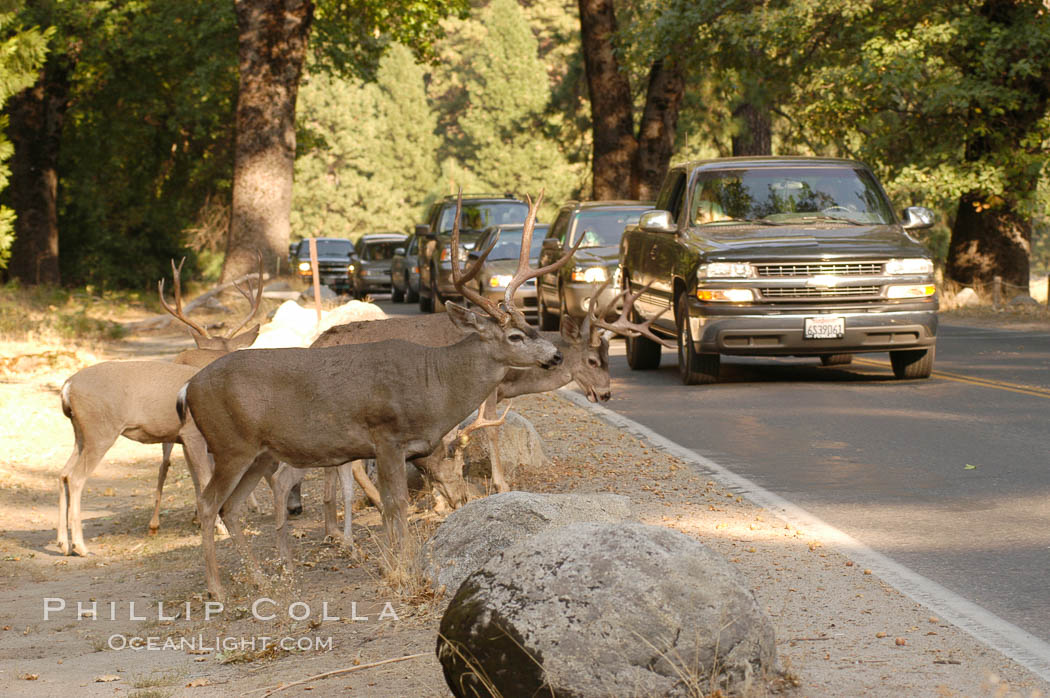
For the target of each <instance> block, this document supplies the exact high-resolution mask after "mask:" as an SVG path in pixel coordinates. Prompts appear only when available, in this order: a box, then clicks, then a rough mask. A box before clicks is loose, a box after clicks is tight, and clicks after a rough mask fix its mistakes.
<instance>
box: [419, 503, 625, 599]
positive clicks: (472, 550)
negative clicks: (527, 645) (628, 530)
mask: <svg viewBox="0 0 1050 698" xmlns="http://www.w3.org/2000/svg"><path fill="white" fill-rule="evenodd" d="M630 518H631V510H630V500H628V499H627V498H626V497H622V496H620V495H616V494H537V493H534V492H504V493H502V494H493V495H489V496H488V497H485V498H484V499H477V500H474V501H473V502H470V503H469V504H467V505H465V506H464V507H462V508H460V509H457V510H456V511H454V512H452V513H451V514H450V515H449V516H448V518H447V519H445V521H444V522H443V523H442V524H441V526H440V527H439V528H438V530H437V531H435V532H434V535H433V536H431V538H430V540H428V541H427V542H426V544H425V546H424V555H425V556H426V557H425V559H426V561H427V567H426V575H427V576H428V577H429V579H430V582H431V584H432V585H433V588H434V589H436V590H439V591H440V590H441V589H444V590H445V592H446V593H447V594H448V595H449V596H451V595H452V594H454V593H455V592H456V589H458V588H459V585H460V584H461V583H462V582H463V580H464V579H466V578H467V576H468V575H470V574H471V573H472V572H473V571H474V570H476V569H477V568H478V567H480V566H481V565H482V564H483V563H484V562H486V561H487V560H488V559H489V558H491V557H492V556H493V555H495V554H496V553H498V552H499V551H501V550H504V549H505V548H507V547H509V546H511V545H512V544H514V543H516V542H518V541H520V540H523V539H525V538H528V537H529V536H533V535H536V534H537V533H539V532H540V531H545V530H547V529H549V528H554V527H558V526H565V525H568V524H570V523H576V522H581V521H593V522H599V523H615V522H618V521H624V520H626V519H630Z"/></svg>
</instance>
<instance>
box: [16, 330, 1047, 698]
mask: <svg viewBox="0 0 1050 698" xmlns="http://www.w3.org/2000/svg"><path fill="white" fill-rule="evenodd" d="M180 337H181V335H177V334H173V333H170V332H169V333H164V332H157V333H153V334H150V335H141V336H136V337H133V338H131V339H129V340H125V341H123V342H118V343H114V344H112V345H105V346H100V347H99V348H98V349H97V351H95V352H93V353H88V352H84V351H74V350H70V349H68V348H65V347H61V346H54V347H44V348H41V347H39V346H33V347H32V348H28V347H27V346H20V345H17V344H13V343H6V344H0V360H2V361H0V695H4V696H48V697H49V698H53V697H54V696H58V695H67V696H137V697H139V698H146V697H154V696H156V697H160V696H174V695H180V696H181V695H187V696H226V695H248V696H263V695H268V692H269V691H272V690H273V689H275V688H277V687H278V686H280V685H282V684H289V683H291V682H295V681H301V680H303V679H309V678H310V677H315V676H317V675H319V674H322V673H325V672H333V671H337V670H346V669H352V670H353V671H349V672H344V673H340V674H338V675H335V676H332V677H329V678H313V679H310V680H308V681H306V682H305V683H302V684H300V685H297V686H294V687H291V688H289V689H288V690H286V691H283V692H282V693H281V695H318V694H320V695H353V696H380V697H395V696H446V695H449V692H448V691H447V689H446V688H445V684H444V679H443V677H442V675H441V669H440V665H439V664H438V663H437V660H436V659H435V656H434V646H435V639H436V632H437V626H438V623H439V621H440V615H439V614H440V609H441V604H440V601H437V600H434V599H433V598H431V597H430V596H429V595H428V594H427V593H426V592H425V591H421V590H419V589H416V588H410V589H402V590H395V589H394V588H392V587H391V585H390V583H388V581H386V580H385V579H384V577H383V574H382V571H381V570H382V567H381V565H380V561H379V559H378V555H379V553H378V547H377V545H376V543H375V541H376V539H377V537H378V535H379V532H380V524H379V519H378V516H376V514H375V512H374V510H372V509H370V508H369V509H364V510H362V511H359V512H356V513H355V517H354V522H355V536H356V540H357V542H358V544H359V552H358V553H357V554H356V555H355V554H351V553H350V552H348V551H345V550H343V549H341V548H339V547H337V546H334V545H332V544H330V543H326V542H324V541H323V540H322V529H323V527H322V524H321V521H320V519H321V510H320V494H321V485H320V475H319V473H311V474H310V476H309V477H308V479H307V481H306V483H305V484H304V493H303V494H304V496H303V499H304V505H305V509H306V511H305V513H304V515H303V516H302V517H300V518H297V519H295V520H294V529H295V536H296V538H297V544H298V554H299V559H300V561H301V563H302V564H301V565H300V567H299V570H298V572H297V573H296V574H294V575H292V576H290V577H289V576H281V575H278V574H276V565H275V561H274V560H273V559H272V558H273V557H274V556H275V550H274V545H273V536H272V532H273V529H272V523H271V513H270V510H271V506H270V504H269V503H268V501H267V499H268V497H269V491H268V490H267V489H266V487H265V486H262V487H261V489H260V490H259V492H258V494H259V499H260V501H261V502H262V507H263V511H262V512H260V513H251V514H247V522H248V531H249V532H250V533H251V534H253V535H252V542H253V545H254V547H255V549H256V550H257V552H258V553H259V555H260V556H261V557H264V558H267V559H266V560H265V564H266V565H267V570H268V571H272V572H274V576H273V577H272V578H271V583H270V584H269V585H268V586H267V587H266V588H262V589H259V588H254V587H252V586H250V585H249V584H248V583H247V581H246V576H245V575H244V573H243V570H242V569H241V567H240V565H239V564H238V561H237V557H236V555H235V553H234V551H233V550H232V545H231V543H230V541H229V540H224V541H222V542H220V544H219V551H220V564H221V566H222V569H223V571H224V574H227V575H228V574H230V573H232V574H233V581H229V578H228V577H227V583H226V584H227V591H228V593H229V595H230V598H229V599H228V601H227V602H226V604H225V606H224V607H223V608H222V609H221V610H219V609H217V608H213V609H210V616H211V617H206V616H207V615H209V609H208V608H207V607H206V599H205V597H204V596H203V595H202V591H203V587H204V581H203V569H202V561H201V555H200V551H199V548H200V544H199V533H198V531H197V529H196V528H195V526H194V525H193V523H192V517H193V496H192V493H193V488H192V484H191V481H190V479H189V474H188V472H187V471H186V469H185V466H184V463H183V461H182V457H181V453H180V452H179V451H178V449H176V454H175V460H174V463H173V465H172V468H171V471H170V473H169V477H168V482H167V486H166V489H165V494H164V499H163V509H162V518H161V531H160V533H159V535H157V536H153V537H149V536H147V535H146V529H147V522H148V520H149V517H150V514H151V511H152V493H153V488H154V483H155V479H156V468H157V464H158V463H159V460H160V451H161V449H160V446H157V445H142V444H137V443H134V442H131V441H129V440H127V439H120V440H118V441H117V443H116V444H115V445H114V447H113V448H112V449H111V450H110V452H109V454H108V455H107V456H106V458H105V459H104V461H103V463H102V464H101V465H100V466H99V468H98V469H97V470H96V472H95V473H94V475H93V477H92V478H91V479H90V480H89V482H88V485H87V488H86V491H85V494H84V498H83V502H84V514H83V518H84V521H85V537H86V540H87V543H88V545H89V546H90V548H91V550H92V555H90V556H88V557H86V558H79V557H64V556H62V555H60V554H59V553H58V551H57V549H56V547H55V545H54V542H53V541H54V537H55V530H54V527H55V523H56V516H57V514H56V510H57V493H56V484H57V483H56V477H57V474H58V472H59V471H60V469H61V468H62V466H63V464H64V463H65V461H66V459H67V458H68V456H69V453H70V452H71V451H72V447H73V434H72V429H71V428H70V425H69V422H68V420H67V419H66V418H65V417H64V416H63V415H62V412H61V410H60V405H59V395H58V391H59V389H60V387H61V384H62V382H63V381H64V380H65V378H67V377H68V376H69V375H71V374H72V373H73V372H75V371H76V370H77V369H78V368H80V367H81V366H84V365H88V364H90V363H93V362H95V361H98V360H102V359H109V358H131V357H161V356H165V355H170V354H171V353H173V352H174V351H175V350H176V349H177V348H178V345H179V344H180V342H181V341H182V340H181V339H180ZM27 354H32V355H33V356H26V355H27ZM17 357H22V358H17ZM514 407H515V409H517V410H518V411H519V412H521V413H522V414H523V415H525V416H526V417H527V418H528V419H530V420H531V421H532V422H533V424H534V425H535V427H536V428H537V430H538V431H539V433H540V434H541V435H542V436H543V437H544V439H545V442H546V444H547V447H546V453H547V456H548V458H549V461H550V464H549V466H548V467H545V468H543V469H540V470H530V471H519V472H518V473H517V475H516V479H515V481H514V486H515V487H516V488H517V489H523V490H531V491H539V492H568V491H575V492H614V493H617V494H622V495H626V496H628V497H629V498H630V499H631V501H632V502H633V506H634V510H635V514H636V516H637V517H638V518H639V519H640V520H641V521H644V522H647V523H652V524H656V525H663V526H669V527H672V528H675V529H678V530H681V531H683V532H685V533H687V534H689V535H693V536H696V537H697V538H698V539H700V540H701V541H702V542H704V543H706V544H707V545H710V546H712V547H713V548H715V549H716V550H718V551H720V552H721V553H722V554H724V555H725V556H726V557H727V558H728V559H729V560H730V561H731V563H732V564H734V565H736V566H737V567H738V569H739V570H740V571H741V573H743V575H744V576H745V578H746V579H747V580H748V583H749V585H750V586H751V588H752V589H754V591H755V594H756V595H757V598H758V599H759V601H760V603H761V604H762V605H763V607H764V608H765V609H766V610H767V611H768V613H769V614H770V616H771V618H772V620H773V622H774V625H775V628H776V635H777V651H778V654H779V657H780V661H781V663H782V665H783V667H784V668H785V669H786V670H787V672H788V675H789V676H791V677H793V678H794V679H795V680H796V681H797V684H798V685H797V687H795V688H791V689H786V693H787V694H788V695H792V696H807V697H808V696H812V697H820V696H828V697H832V696H834V697H838V696H887V697H888V696H902V695H907V696H997V697H1005V696H1023V697H1026V698H1034V697H1035V696H1047V695H1050V686H1048V685H1047V684H1046V683H1045V682H1043V681H1041V680H1040V679H1038V678H1037V677H1035V676H1033V675H1032V674H1030V673H1029V672H1027V671H1026V670H1025V669H1023V668H1022V667H1020V666H1018V665H1016V664H1015V663H1013V662H1012V661H1010V660H1009V659H1007V658H1005V657H1003V656H1002V655H1000V654H998V653H996V652H994V651H991V650H989V649H987V648H985V647H983V646H982V645H981V644H979V643H978V642H977V641H975V640H974V639H973V638H971V637H970V636H969V635H967V634H965V633H964V632H962V631H961V630H959V629H957V628H955V627H954V626H952V625H951V624H949V623H947V622H945V621H943V620H941V619H938V618H937V617H935V615H934V614H933V613H931V612H930V611H929V610H928V609H926V608H924V607H922V606H921V605H917V604H916V603H914V602H913V601H911V600H909V599H908V598H907V597H905V596H904V595H903V594H901V593H900V592H899V591H897V590H896V589H894V588H893V587H891V586H890V585H888V584H886V583H884V582H883V581H882V580H880V579H879V578H878V577H877V576H876V575H874V574H871V573H870V570H865V569H863V566H862V565H860V564H854V562H853V561H851V560H849V559H848V558H847V557H845V556H844V555H842V554H841V553H839V552H836V551H835V550H833V549H831V548H830V546H828V545H826V543H825V541H822V540H819V539H818V538H816V537H814V536H813V535H812V534H811V533H809V532H807V531H805V530H801V529H799V528H797V527H795V526H792V525H790V524H786V523H785V522H784V521H782V520H780V519H778V518H777V517H776V516H774V515H772V514H770V513H769V512H767V511H764V510H762V509H760V508H758V507H756V506H755V505H753V504H752V503H750V502H748V501H747V500H745V499H744V498H742V497H740V496H738V495H737V494H736V493H734V492H733V491H732V490H731V489H729V488H727V487H726V486H725V485H724V484H722V483H720V482H718V481H717V480H715V479H714V478H713V477H712V476H711V475H709V474H707V473H704V472H702V471H699V470H697V469H696V468H695V467H694V466H693V465H691V464H689V463H687V462H685V461H682V460H679V459H677V458H675V457H674V456H672V455H670V454H668V453H666V452H664V451H662V450H660V449H659V448H657V447H655V446H654V445H653V444H650V443H647V442H645V441H643V440H640V439H639V438H636V437H635V436H632V435H627V434H624V433H622V431H621V430H620V429H618V428H616V427H614V426H612V425H611V424H609V423H606V422H605V421H603V420H602V419H601V418H600V416H599V415H598V414H596V413H595V412H592V411H590V410H588V409H586V408H584V407H580V406H577V405H576V404H573V402H571V401H569V400H567V399H565V398H564V397H563V396H559V395H558V394H548V395H541V396H530V397H524V398H517V399H516V400H515V401H514ZM438 522H439V520H438V519H437V517H436V516H435V515H433V514H431V513H429V512H428V511H427V510H426V509H425V507H424V508H421V509H420V510H419V511H418V512H417V513H416V514H415V515H414V516H413V527H414V530H415V531H416V535H417V537H419V538H420V539H422V538H423V537H425V536H426V535H427V534H428V532H429V531H432V530H433V528H434V527H435V526H436V525H437V524H438ZM160 604H163V606H161V605H160ZM92 610H94V617H92V613H91V611H92ZM135 645H140V646H141V648H138V649H135V648H133V646H135ZM403 658H404V659H403ZM388 660H400V661H388ZM380 662H387V663H382V664H380Z"/></svg>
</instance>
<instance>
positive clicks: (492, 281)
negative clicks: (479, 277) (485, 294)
mask: <svg viewBox="0 0 1050 698" xmlns="http://www.w3.org/2000/svg"><path fill="white" fill-rule="evenodd" d="M513 279H514V277H513V276H511V275H510V274H496V275H495V276H490V277H489V286H490V287H491V288H506V287H507V286H509V285H510V282H511V281H512V280H513Z"/></svg>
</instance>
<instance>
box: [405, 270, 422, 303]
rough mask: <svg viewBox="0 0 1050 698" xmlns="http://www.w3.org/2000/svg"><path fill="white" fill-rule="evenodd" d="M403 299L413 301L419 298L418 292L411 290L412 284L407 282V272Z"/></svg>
mask: <svg viewBox="0 0 1050 698" xmlns="http://www.w3.org/2000/svg"><path fill="white" fill-rule="evenodd" d="M405 300H406V301H407V302H409V303H415V302H417V301H418V300H419V292H418V291H413V290H412V284H410V283H408V274H405Z"/></svg>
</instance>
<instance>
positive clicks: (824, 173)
mask: <svg viewBox="0 0 1050 698" xmlns="http://www.w3.org/2000/svg"><path fill="white" fill-rule="evenodd" d="M690 220H691V222H692V223H693V224H694V225H707V224H720V223H722V224H731V223H739V222H753V223H759V224H766V225H790V224H793V223H800V222H811V221H819V222H829V223H834V224H840V225H841V224H845V225H868V224H889V223H892V222H893V212H892V209H891V208H890V205H889V202H888V201H886V197H885V195H884V194H883V193H882V190H881V189H880V188H879V185H878V184H877V183H876V182H875V178H874V177H873V176H872V175H871V173H870V172H868V171H867V170H865V169H863V168H852V167H784V168H768V167H762V168H755V169H751V170H745V169H739V170H716V171H711V172H703V173H701V175H700V179H699V181H698V182H697V185H696V190H695V193H694V195H693V205H692V207H691V210H690Z"/></svg>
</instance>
